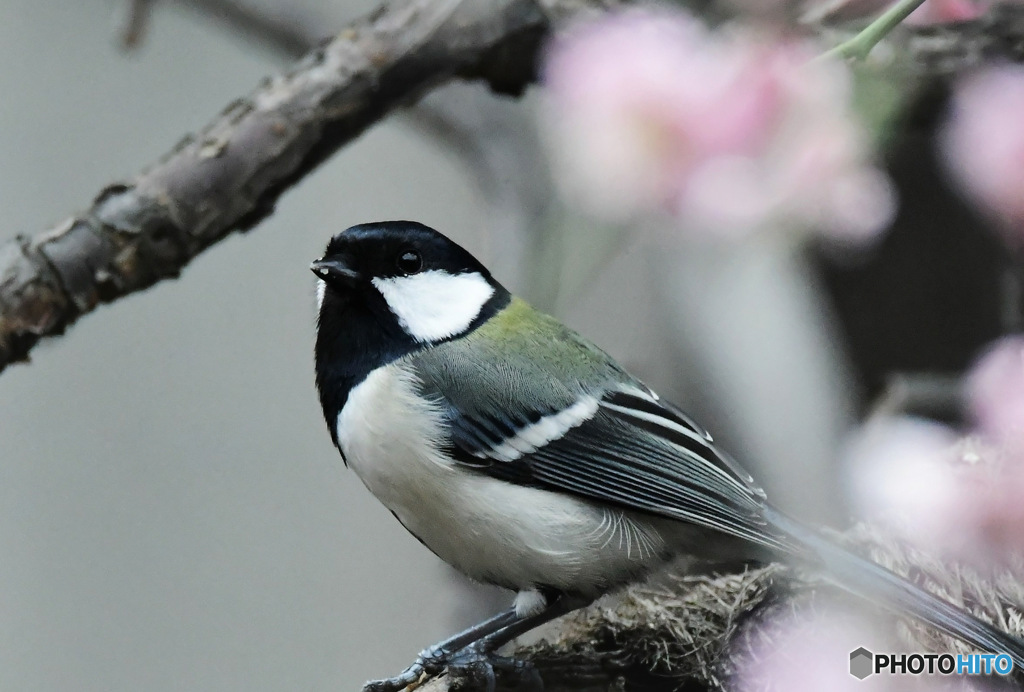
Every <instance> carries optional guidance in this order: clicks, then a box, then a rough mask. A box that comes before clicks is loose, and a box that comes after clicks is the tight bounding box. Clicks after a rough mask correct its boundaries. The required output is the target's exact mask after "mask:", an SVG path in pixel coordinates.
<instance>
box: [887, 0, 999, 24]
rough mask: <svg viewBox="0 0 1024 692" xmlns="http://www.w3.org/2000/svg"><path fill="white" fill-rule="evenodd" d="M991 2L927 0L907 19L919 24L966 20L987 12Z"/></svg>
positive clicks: (908, 21) (909, 21)
mask: <svg viewBox="0 0 1024 692" xmlns="http://www.w3.org/2000/svg"><path fill="white" fill-rule="evenodd" d="M991 4H992V3H991V2H988V1H987V0H926V1H925V3H924V4H923V5H921V6H920V7H918V8H917V9H916V10H914V11H913V12H911V13H910V16H909V17H907V20H906V21H907V23H908V24H918V25H925V24H949V23H951V22H966V21H968V20H971V19H977V18H978V17H980V16H982V15H983V14H985V13H986V12H987V11H988V9H989V6H990V5H991Z"/></svg>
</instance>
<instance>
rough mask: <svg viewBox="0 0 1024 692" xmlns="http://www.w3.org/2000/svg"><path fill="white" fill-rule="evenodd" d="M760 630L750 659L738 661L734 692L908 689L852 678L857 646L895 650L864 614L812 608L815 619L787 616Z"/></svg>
mask: <svg viewBox="0 0 1024 692" xmlns="http://www.w3.org/2000/svg"><path fill="white" fill-rule="evenodd" d="M807 610H808V611H810V610H812V609H811V608H808V609H807ZM759 627H761V628H762V629H763V630H764V631H765V636H764V637H762V638H761V639H760V640H759V641H758V642H757V645H756V646H755V647H753V649H754V650H753V651H752V652H751V653H750V655H747V656H744V657H742V658H741V659H740V666H739V670H738V671H737V675H736V680H735V683H736V684H735V688H736V690H737V691H738V692H769V691H774V690H785V691H786V692H821V690H829V692H833V691H834V692H846V691H849V692H866V691H870V690H874V691H875V692H896V691H897V690H906V689H907V686H906V682H907V680H906V678H904V679H902V680H900V679H898V678H893V677H892V676H876V677H872V678H867V679H866V680H858V679H857V678H855V677H853V676H852V675H850V668H849V661H850V652H851V651H854V650H856V649H858V648H860V647H865V648H867V649H868V650H869V651H892V650H894V649H895V647H894V646H893V643H892V642H891V641H890V640H889V637H888V636H887V635H886V633H885V630H884V629H883V628H882V627H881V624H880V623H877V622H874V621H872V620H869V619H868V618H867V617H865V616H864V615H861V614H855V613H853V612H851V611H850V610H848V609H843V608H839V607H838V606H830V605H827V604H826V605H823V606H821V605H818V604H815V607H814V608H813V614H809V613H805V614H802V615H798V614H793V613H792V612H786V613H785V614H784V615H781V616H779V617H777V618H776V619H774V620H770V621H768V622H767V623H765V624H762V625H760V626H759ZM755 636H756V633H755ZM897 683H898V684H897ZM732 688H733V686H730V689H732Z"/></svg>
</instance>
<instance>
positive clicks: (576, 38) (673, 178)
mask: <svg viewBox="0 0 1024 692" xmlns="http://www.w3.org/2000/svg"><path fill="white" fill-rule="evenodd" d="M815 55H816V51H815V50H814V49H812V48H810V47H809V46H807V45H804V44H800V43H797V42H793V41H783V42H773V41H769V40H767V39H766V38H765V37H762V36H758V35H755V34H753V33H750V32H744V31H731V32H729V31H722V32H719V33H711V32H709V31H708V30H707V29H705V28H704V27H703V26H702V25H700V24H699V23H698V22H696V21H695V20H693V19H692V18H690V17H688V16H686V15H683V14H678V13H669V12H667V11H663V12H651V11H641V10H635V11H629V12H624V13H621V14H618V15H613V16H609V17H605V18H602V19H600V20H598V21H596V22H593V23H591V24H588V25H585V26H582V27H577V29H576V30H575V31H573V32H570V33H569V35H567V36H566V37H565V38H564V39H563V40H561V41H559V42H558V43H557V44H556V45H555V47H554V48H553V49H552V51H551V53H550V55H549V57H548V61H547V64H546V69H545V81H546V83H547V85H548V87H549V89H548V93H549V95H550V108H549V109H548V115H549V117H548V124H549V130H550V134H551V147H550V148H551V150H552V155H553V160H554V165H555V168H556V173H557V176H556V177H557V179H558V181H559V182H560V184H561V185H562V187H563V189H564V192H565V193H566V195H567V196H568V197H569V199H570V200H571V201H573V202H575V203H577V204H578V205H579V206H580V207H581V208H583V209H585V210H587V211H589V212H591V213H593V214H595V215H597V216H599V217H603V218H605V219H609V220H615V221H621V220H628V219H632V218H635V217H637V216H641V215H644V214H651V213H661V214H666V213H667V214H669V215H671V216H674V217H676V218H678V219H680V220H682V221H683V222H685V223H686V224H687V225H688V226H690V227H693V228H696V229H699V230H702V231H705V232H711V233H715V234H718V235H742V234H745V233H749V232H750V231H752V230H757V229H762V228H766V227H773V226H781V225H796V226H797V227H815V228H821V229H823V230H825V231H828V232H831V233H833V234H836V235H839V236H841V237H844V238H857V239H859V238H863V237H865V236H870V235H871V234H872V233H874V232H876V231H878V230H880V229H881V228H883V227H884V226H885V225H886V224H887V223H888V221H889V219H890V217H891V215H892V212H893V207H894V204H893V195H892V192H891V188H890V186H889V183H888V179H887V178H886V177H885V176H884V175H883V174H882V173H880V172H879V171H878V170H877V169H875V168H874V167H872V166H871V164H870V156H871V152H870V147H869V138H868V136H867V134H866V133H865V132H864V131H863V129H862V128H861V127H860V126H859V125H858V124H857V123H856V122H855V121H854V120H852V119H851V118H850V116H849V113H848V104H849V98H850V94H849V76H848V74H847V72H846V69H845V67H844V66H843V65H841V64H839V63H833V62H823V61H812V60H811V59H812V58H813V57H814V56H815Z"/></svg>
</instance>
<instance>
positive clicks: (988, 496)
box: [847, 418, 1024, 569]
mask: <svg viewBox="0 0 1024 692" xmlns="http://www.w3.org/2000/svg"><path fill="white" fill-rule="evenodd" d="M1022 451H1024V446H1020V445H1006V444H997V443H994V442H993V441H992V440H989V439H987V438H985V437H983V436H981V435H969V436H967V437H959V436H958V435H957V434H956V433H954V432H953V431H952V430H951V429H949V428H946V427H945V426H942V425H939V424H937V423H931V422H926V421H923V420H918V419H911V418H897V419H886V420H875V421H872V422H870V423H868V424H866V425H865V426H864V428H863V430H862V431H861V432H860V433H859V434H858V435H857V436H855V437H854V439H853V440H852V441H851V443H850V444H849V446H848V466H847V468H848V471H849V473H850V477H851V478H852V479H853V482H852V488H853V496H854V502H855V504H856V506H857V508H858V510H859V513H860V514H861V515H862V516H864V517H865V518H867V519H869V520H871V521H874V522H878V523H881V524H883V525H885V526H887V527H888V528H889V529H890V530H893V531H894V532H895V533H896V534H897V535H899V536H901V537H902V538H904V539H906V540H908V541H910V542H912V543H914V544H916V545H918V546H919V547H921V548H924V549H925V550H927V551H929V552H932V553H935V554H938V555H943V556H946V557H952V558H955V559H959V560H965V561H968V562H971V563H973V564H975V566H977V567H979V568H982V569H988V568H991V567H1012V566H1016V565H1017V564H1018V563H1016V562H1015V558H1016V557H1017V556H1020V555H1024V503H1022V502H1021V501H1020V498H1021V497H1024V495H1022V493H1024V454H1021V452H1022Z"/></svg>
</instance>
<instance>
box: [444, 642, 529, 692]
mask: <svg viewBox="0 0 1024 692" xmlns="http://www.w3.org/2000/svg"><path fill="white" fill-rule="evenodd" d="M496 674H500V675H501V678H502V682H503V683H505V684H503V685H502V687H503V688H512V689H516V690H531V691H535V692H542V691H543V689H544V681H543V680H541V677H540V673H538V672H537V669H536V668H535V667H534V665H533V664H532V663H530V662H529V661H523V660H520V659H516V658H509V657H507V656H498V655H497V654H495V653H493V652H489V651H486V650H484V649H483V648H479V647H475V646H469V647H466V648H465V649H463V650H462V651H460V652H458V653H457V654H455V655H454V656H453V657H452V658H451V660H450V661H449V662H448V676H449V677H450V679H451V680H450V682H449V685H448V689H449V690H450V691H451V692H460V691H462V690H465V691H466V692H470V691H472V692H478V691H480V690H484V691H485V692H496V691H497V688H498V677H497V675H496Z"/></svg>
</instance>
